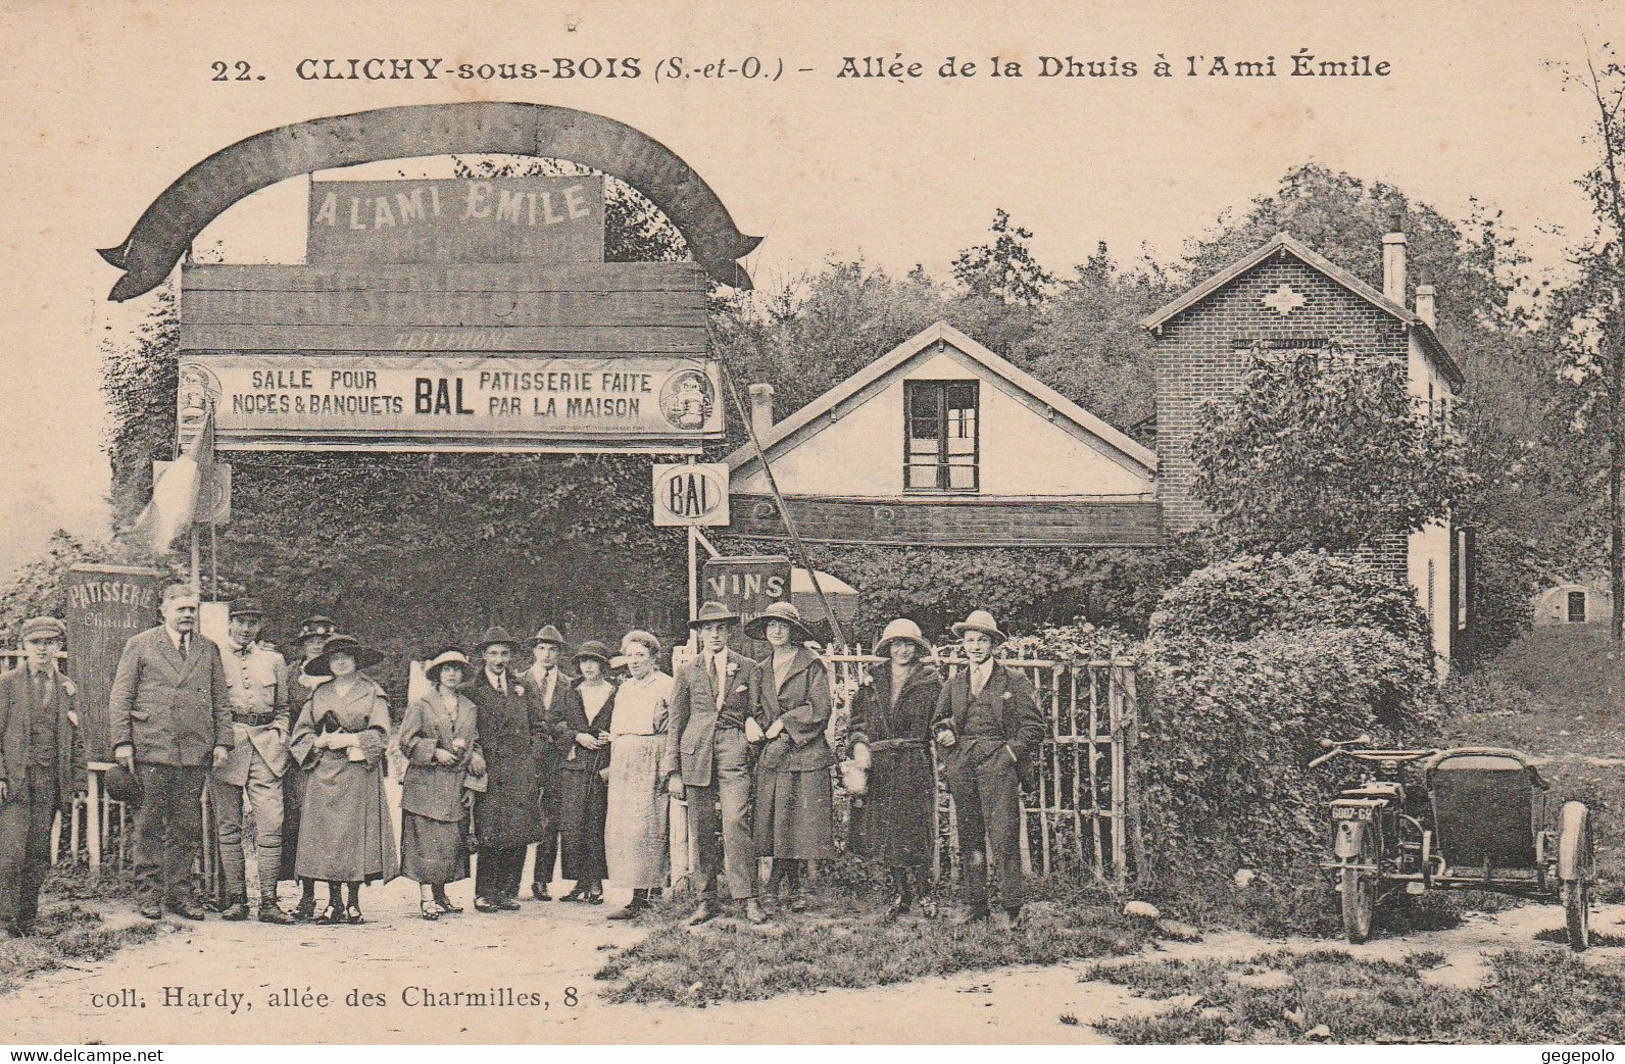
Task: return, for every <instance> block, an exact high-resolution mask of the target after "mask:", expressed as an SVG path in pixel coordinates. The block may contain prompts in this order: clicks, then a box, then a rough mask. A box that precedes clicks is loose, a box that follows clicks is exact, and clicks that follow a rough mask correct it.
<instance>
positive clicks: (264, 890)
mask: <svg viewBox="0 0 1625 1064" xmlns="http://www.w3.org/2000/svg"><path fill="white" fill-rule="evenodd" d="M264 623H265V611H264V610H262V609H260V604H259V602H258V601H256V600H255V599H251V598H240V599H235V600H233V601H232V604H231V613H230V620H229V622H228V627H227V629H226V645H225V647H223V648H222V651H221V661H222V663H223V664H224V666H225V672H226V688H227V690H228V691H229V692H230V694H231V721H232V724H231V730H232V738H233V743H234V745H233V746H232V748H231V754H230V755H229V756H228V757H227V758H226V763H225V764H224V765H221V766H219V767H218V768H216V769H215V770H214V771H213V772H212V773H210V775H209V803H210V804H211V805H212V806H213V807H214V823H215V830H216V831H217V832H218V835H219V839H220V865H221V869H222V870H223V871H224V873H225V880H226V895H227V897H226V902H227V904H226V908H225V909H224V910H223V911H222V912H221V913H220V915H221V918H222V919H226V920H246V919H248V887H247V865H248V855H249V853H251V852H254V853H255V856H256V857H257V858H258V862H257V866H258V869H259V886H260V900H259V918H260V921H261V922H262V923H267V924H290V923H292V922H293V918H292V917H291V916H289V915H288V914H287V913H285V912H283V911H282V909H281V907H280V906H278V905H277V900H276V884H277V878H278V876H280V874H281V866H282V814H283V805H282V777H283V776H284V775H286V773H287V771H288V732H289V731H290V730H291V728H292V725H291V724H290V723H289V720H288V692H287V687H286V686H285V680H286V674H287V671H288V663H287V662H286V661H284V660H283V659H282V655H281V654H278V653H277V652H276V651H274V650H268V649H266V648H265V647H263V646H261V645H260V643H259V638H260V628H261V627H262V626H263V625H264ZM245 801H246V803H247V805H248V807H249V808H250V809H252V810H253V812H254V838H253V839H246V838H244V837H243V806H244V803H245Z"/></svg>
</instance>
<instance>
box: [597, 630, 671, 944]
mask: <svg viewBox="0 0 1625 1064" xmlns="http://www.w3.org/2000/svg"><path fill="white" fill-rule="evenodd" d="M621 653H622V654H623V655H624V656H625V658H626V666H627V670H628V673H629V675H628V676H627V678H626V679H625V680H624V681H622V682H621V685H620V686H619V687H617V688H616V689H615V717H614V719H613V720H612V721H611V722H610V727H609V731H610V735H611V737H612V738H613V742H611V743H610V753H609V809H608V814H607V818H606V823H605V826H604V849H605V856H606V858H607V863H608V865H609V878H610V880H611V882H613V883H614V884H615V885H616V886H618V887H631V888H632V901H631V903H630V904H628V905H627V906H626V908H624V909H619V910H617V911H615V912H614V913H611V914H610V917H609V918H610V919H611V920H630V919H632V918H633V917H634V916H636V915H637V914H638V913H639V911H641V910H643V909H646V908H648V906H649V899H650V897H651V896H653V895H657V894H659V893H660V890H661V888H662V887H664V886H665V885H666V864H667V856H668V853H669V851H668V849H667V841H666V840H667V830H668V821H667V814H668V811H669V808H670V806H669V805H668V803H669V802H670V798H669V797H668V796H667V794H666V787H665V783H664V781H663V780H662V779H661V776H660V755H661V752H662V751H663V750H664V748H665V744H666V714H667V712H668V710H669V709H670V707H671V695H672V683H673V681H672V678H671V677H670V676H668V675H666V674H665V673H663V672H661V671H660V670H659V669H658V668H656V666H655V659H656V658H657V657H658V656H659V654H660V640H659V639H657V638H655V637H654V636H653V635H651V634H650V633H648V632H643V631H636V632H628V633H627V634H626V636H625V638H623V639H622V640H621Z"/></svg>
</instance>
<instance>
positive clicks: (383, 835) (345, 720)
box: [288, 635, 399, 924]
mask: <svg viewBox="0 0 1625 1064" xmlns="http://www.w3.org/2000/svg"><path fill="white" fill-rule="evenodd" d="M382 659H383V655H381V654H379V653H378V652H377V651H376V650H373V649H372V648H371V647H366V646H362V645H361V642H360V641H359V640H357V639H355V638H353V637H351V636H347V635H334V636H329V637H328V640H327V642H326V643H324V644H322V652H321V654H319V655H317V657H316V658H314V659H313V660H311V661H310V662H308V663H307V664H306V665H305V672H307V673H309V674H310V675H312V676H331V677H332V680H331V681H329V682H328V683H324V684H322V685H321V686H320V687H318V688H316V690H315V691H313V692H312V693H311V696H310V701H309V702H308V703H306V705H305V709H304V712H302V713H301V714H300V715H299V722H298V723H297V724H296V725H294V729H293V736H292V738H291V739H290V741H289V743H288V752H289V753H290V754H291V755H292V756H293V758H294V760H295V761H297V762H299V764H300V765H302V766H304V767H306V768H307V769H309V771H310V777H309V780H308V781H307V783H306V787H305V805H304V809H303V811H302V815H301V817H300V825H299V855H298V857H297V858H296V859H295V861H294V866H295V871H297V872H298V873H299V875H300V877H301V878H310V879H324V880H326V881H327V908H326V909H325V910H324V911H323V912H322V915H321V916H320V918H319V920H318V922H320V923H324V924H336V923H341V922H345V923H352V924H359V923H361V885H362V884H363V883H372V882H375V881H383V882H386V883H387V882H388V881H389V880H391V879H394V878H395V875H396V873H397V872H398V871H399V866H398V863H397V859H396V851H395V830H394V825H393V823H392V822H391V820H390V815H389V805H388V803H387V801H386V800H385V798H384V751H385V750H386V749H387V748H388V746H389V703H388V702H387V701H386V700H385V698H384V691H383V688H381V687H379V686H378V685H377V684H376V683H373V682H372V680H370V679H368V678H367V677H366V676H363V675H362V674H361V672H360V671H359V670H361V669H364V668H367V667H368V666H370V665H376V664H377V663H378V662H379V661H381V660H382ZM341 883H342V884H344V885H345V886H346V887H347V888H348V896H347V897H346V898H345V904H344V910H343V912H342V913H341V912H340V911H339V910H338V904H337V903H338V898H339V890H338V887H339V884H341Z"/></svg>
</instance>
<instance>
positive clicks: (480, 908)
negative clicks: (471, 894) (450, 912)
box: [474, 896, 502, 913]
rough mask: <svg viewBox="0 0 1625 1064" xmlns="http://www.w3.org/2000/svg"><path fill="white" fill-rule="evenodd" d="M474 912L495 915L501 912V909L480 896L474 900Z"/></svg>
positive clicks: (488, 899)
mask: <svg viewBox="0 0 1625 1064" xmlns="http://www.w3.org/2000/svg"><path fill="white" fill-rule="evenodd" d="M474 911H475V912H477V913H496V912H501V911H502V909H501V907H500V906H499V905H497V903H496V902H494V901H492V900H491V899H490V898H487V897H484V896H481V897H478V898H475V899H474Z"/></svg>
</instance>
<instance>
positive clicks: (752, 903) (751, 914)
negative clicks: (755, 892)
mask: <svg viewBox="0 0 1625 1064" xmlns="http://www.w3.org/2000/svg"><path fill="white" fill-rule="evenodd" d="M745 919H747V920H749V921H750V922H751V923H753V924H765V923H767V913H765V912H763V911H762V906H761V903H760V902H758V901H757V900H756V899H755V898H746V899H745Z"/></svg>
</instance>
